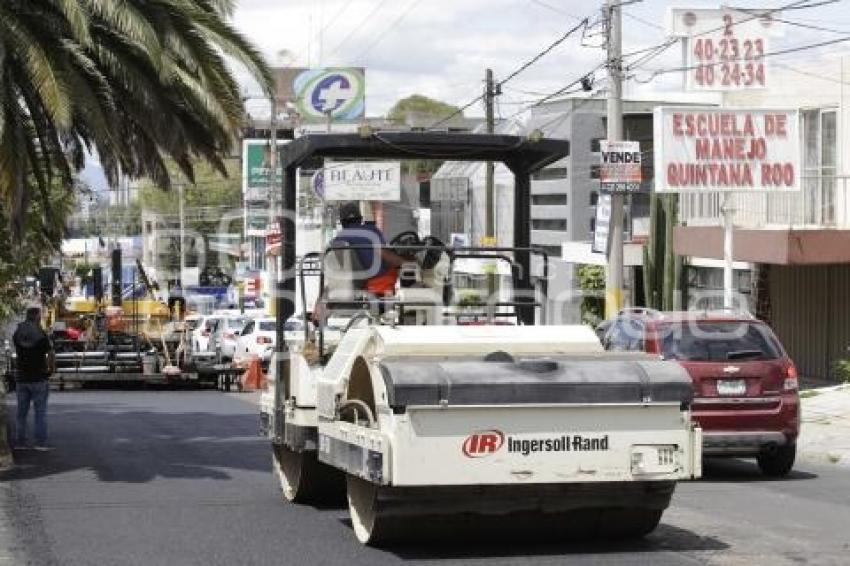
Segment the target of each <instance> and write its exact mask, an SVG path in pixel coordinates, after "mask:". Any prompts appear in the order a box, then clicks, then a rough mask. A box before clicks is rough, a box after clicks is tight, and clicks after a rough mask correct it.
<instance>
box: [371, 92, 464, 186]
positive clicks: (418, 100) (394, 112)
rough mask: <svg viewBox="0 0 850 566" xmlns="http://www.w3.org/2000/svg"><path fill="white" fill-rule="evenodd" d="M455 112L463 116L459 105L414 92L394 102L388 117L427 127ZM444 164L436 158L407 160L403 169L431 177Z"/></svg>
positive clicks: (413, 126)
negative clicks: (435, 159)
mask: <svg viewBox="0 0 850 566" xmlns="http://www.w3.org/2000/svg"><path fill="white" fill-rule="evenodd" d="M454 114H458V115H460V116H463V112H461V111H460V109H459V108H458V107H457V106H452V105H451V104H448V103H446V102H441V101H439V100H434V99H433V98H428V97H427V96H423V95H421V94H414V95H411V96H408V97H407V98H402V99H401V100H399V101H398V102H396V103H395V104H393V106H392V108H390V110H389V112H387V119H388V120H390V121H391V122H395V123H396V124H399V125H406V126H410V127H412V128H427V127H428V126H431V125H432V124H435V123H437V122H439V121H440V120H443V119H444V118H448V117H449V116H452V115H454ZM442 164H443V162H442V161H434V160H414V161H405V162H404V164H403V169H404V172H405V173H411V174H416V175H421V176H424V177H430V176H431V175H433V174H434V173H435V172H436V171H437V169H439V168H440V165H442Z"/></svg>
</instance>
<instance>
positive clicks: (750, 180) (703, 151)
mask: <svg viewBox="0 0 850 566" xmlns="http://www.w3.org/2000/svg"><path fill="white" fill-rule="evenodd" d="M654 118H655V122H654V141H655V190H656V191H657V192H725V191H747V192H775V191H796V190H799V188H800V138H799V135H798V129H799V128H798V125H799V117H798V113H797V111H796V110H764V109H758V110H751V109H740V108H736V109H727V108H715V107H691V108H688V107H658V108H656V109H655V117H654Z"/></svg>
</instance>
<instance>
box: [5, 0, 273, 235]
mask: <svg viewBox="0 0 850 566" xmlns="http://www.w3.org/2000/svg"><path fill="white" fill-rule="evenodd" d="M233 5H234V1H233V0H155V1H150V0H124V1H120V2H119V1H108V2H105V1H103V0H3V1H2V2H0V200H2V201H3V209H4V212H5V214H6V217H7V218H8V219H9V222H10V225H9V226H8V229H7V230H6V232H7V233H8V236H9V237H10V238H13V239H16V240H17V239H20V237H21V236H22V235H23V233H24V230H25V223H26V221H27V219H28V215H27V214H25V212H26V211H27V208H28V206H29V205H30V203H31V202H33V201H38V202H39V203H40V205H41V210H43V211H44V212H46V213H47V212H48V211H50V209H51V208H52V207H51V199H50V196H51V193H50V186H51V180H52V179H53V178H59V179H61V180H62V182H63V184H64V185H65V186H66V187H69V188H70V187H72V175H73V172H74V170H79V169H80V168H82V166H83V165H84V161H85V154H86V151H87V150H95V151H96V152H97V154H98V157H99V159H100V162H101V164H102V165H103V168H104V172H105V174H106V177H107V179H108V180H109V181H110V183H111V184H113V185H115V184H117V181H118V179H119V177H120V176H121V175H122V174H124V175H129V176H130V177H133V178H138V177H143V176H144V177H148V178H150V179H151V181H152V182H153V183H154V184H156V185H157V186H159V187H163V188H169V187H170V186H171V184H172V173H171V172H169V170H168V168H167V167H166V162H165V159H166V157H168V158H170V159H172V160H173V162H174V163H175V164H176V165H177V167H178V168H179V170H180V171H181V173H182V175H184V176H185V177H186V178H188V179H190V180H193V179H194V175H195V165H194V163H195V161H194V160H195V159H202V160H204V161H206V162H207V163H209V164H210V165H211V166H212V167H214V168H215V169H217V170H218V171H220V172H221V173H222V174H224V173H225V172H226V170H225V165H224V161H223V158H224V156H226V155H228V154H229V149H230V147H231V145H232V143H233V141H234V140H235V139H236V135H235V134H236V132H237V131H238V128H239V126H240V125H241V123H242V119H243V105H242V100H241V98H240V91H239V86H238V84H237V82H236V79H235V78H234V77H233V75H232V74H231V72H230V69H229V68H228V64H227V59H226V58H227V57H230V58H233V59H235V60H236V61H239V62H240V63H242V64H243V65H244V66H245V67H246V68H247V69H248V70H249V71H250V72H251V74H252V75H253V76H254V77H255V78H256V79H257V81H258V82H259V83H260V85H261V87H262V88H263V90H264V91H266V93H270V92H271V89H272V83H273V81H272V78H271V74H270V71H269V69H268V67H267V65H266V63H265V62H264V61H263V59H262V56H261V55H260V53H259V52H258V51H257V50H255V49H254V47H252V46H251V45H250V44H249V43H248V41H247V40H246V39H245V38H244V37H243V36H242V35H240V34H239V33H238V32H237V31H236V30H235V29H234V28H233V27H232V26H231V25H230V24H229V23H228V22H227V18H228V16H229V15H230V13H231V11H232V9H233Z"/></svg>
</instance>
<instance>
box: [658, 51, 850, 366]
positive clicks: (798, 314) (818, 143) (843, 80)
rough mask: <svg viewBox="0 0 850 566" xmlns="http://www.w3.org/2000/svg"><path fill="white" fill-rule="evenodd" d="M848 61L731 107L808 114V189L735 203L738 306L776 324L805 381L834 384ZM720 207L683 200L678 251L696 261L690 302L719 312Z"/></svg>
mask: <svg viewBox="0 0 850 566" xmlns="http://www.w3.org/2000/svg"><path fill="white" fill-rule="evenodd" d="M848 78H850V57H846V56H845V57H835V58H833V59H829V60H822V61H820V62H808V63H807V64H806V66H805V70H803V69H799V68H796V67H795V66H789V65H784V64H782V65H779V64H777V65H776V68H775V69H773V70H772V75H771V85H772V86H771V88H769V89H767V90H763V91H753V92H747V93H734V94H727V95H725V97H724V98H725V99H724V105H725V106H731V107H743V108H791V109H800V117H801V124H800V136H801V139H800V141H801V155H800V169H801V189H800V191H799V192H795V193H775V194H747V193H742V194H737V195H735V196H734V197H733V199H732V207H733V209H734V224H735V229H734V258H735V260H736V264H735V267H736V269H735V275H736V276H735V282H736V285H737V291H738V297H739V301H740V302H741V303H742V304H745V305H747V306H748V307H749V308H750V309H752V310H753V312H755V313H756V314H757V316H759V317H760V318H763V319H765V320H767V321H768V322H770V323H771V325H772V326H773V327H774V329H775V331H776V333H777V334H778V336H779V337H780V338H781V340H782V341H783V343H784V344H785V346H786V348H787V349H788V351H789V353H790V354H791V357H792V358H793V359H794V360H795V362H796V363H797V366H798V370H799V372H800V374H801V376H803V377H804V378H805V377H810V378H820V379H829V378H831V377H833V365H834V362H835V360H837V359H840V358H843V357H847V355H848V352H847V348H848V346H850V184H848V173H850V163H848V158H847V156H846V151H847V148H848V147H850V146H848V143H850V121H848V118H850V114H848V105H847V100H846V96H847V93H846V91H847V90H848V85H850V82H848ZM720 199H721V197H719V196H718V195H710V194H706V195H682V196H681V197H680V220H681V223H682V225H681V226H679V227H677V229H676V233H675V246H674V247H675V250H676V252H677V253H678V254H680V255H682V256H686V257H687V258H689V262H690V264H691V267H690V268H688V269H689V272H688V276H687V279H688V289H687V291H688V301H689V303H690V304H691V305H692V306H695V307H699V308H701V307H704V306H713V305H714V304H715V303H716V301H717V297H718V296H719V294H720V292H721V291H720V290H721V287H722V267H721V265H720V263H719V261H718V260H719V259H721V258H722V257H723V234H722V227H721V220H720V218H721V214H720V206H721V200H720Z"/></svg>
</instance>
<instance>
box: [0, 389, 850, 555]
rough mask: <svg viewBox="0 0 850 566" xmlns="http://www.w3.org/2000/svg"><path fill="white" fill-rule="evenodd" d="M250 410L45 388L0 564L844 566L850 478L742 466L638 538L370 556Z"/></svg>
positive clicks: (9, 488)
mask: <svg viewBox="0 0 850 566" xmlns="http://www.w3.org/2000/svg"><path fill="white" fill-rule="evenodd" d="M254 400H255V399H254V398H253V397H252V396H249V395H244V394H243V395H240V394H222V393H218V392H214V391H180V392H174V391H68V392H62V393H59V392H53V393H52V394H51V399H50V430H51V443H52V444H53V445H54V446H55V450H54V451H52V452H49V453H36V452H20V453H18V454H17V462H18V464H17V466H16V467H15V468H14V469H13V470H12V471H11V472H7V473H5V475H0V527H3V528H0V566H3V565H5V564H14V565H16V566H17V565H19V564H35V565H39V566H40V565H52V564H62V565H64V564H69V565H98V566H100V565H112V564H115V565H124V564H134V565H135V564H138V565H146V566H147V565H158V564H162V565H182V564H198V565H205V566H212V565H219V564H221V565H248V564H257V565H266V564H276V565H277V564H279V565H289V564H291V565H305V566H306V565H310V566H313V565H324V564H340V565H345V566H359V565H362V566H373V565H381V564H398V563H422V564H470V565H479V564H533V565H536V564H565V563H569V564H606V565H607V564H706V563H708V564H746V565H748V566H749V565H756V564H771V565H781V564H847V563H850V535H848V532H850V531H848V528H847V527H848V525H850V469H848V468H842V467H838V466H829V467H812V466H808V465H800V466H799V467H798V469H797V471H795V473H794V474H793V475H792V477H791V478H789V479H786V480H782V481H768V480H765V479H764V478H762V477H761V476H760V475H759V474H758V472H757V470H756V468H755V466H754V465H753V464H752V463H751V462H747V461H738V460H724V461H719V462H714V463H710V464H709V465H708V466H707V467H706V477H705V478H704V479H702V480H700V481H697V482H690V483H687V484H681V485H680V487H679V489H678V491H677V493H676V495H675V497H674V501H673V505H672V506H671V508H670V509H669V510H668V511H667V513H666V514H665V515H664V518H663V520H662V524H661V526H659V528H658V529H657V530H656V531H655V532H654V533H653V534H652V535H650V536H649V537H647V538H646V539H645V540H642V541H638V542H629V543H611V542H597V543H583V544H576V543H558V542H551V543H545V544H541V543H540V542H515V541H510V540H505V539H504V538H502V539H500V540H493V541H491V542H487V541H484V542H476V543H474V544H466V545H464V544H460V543H457V542H453V543H451V544H443V543H440V542H429V543H427V544H419V545H416V544H414V545H407V546H399V547H392V548H389V549H374V548H366V547H363V546H361V545H360V544H359V543H358V542H357V541H356V540H355V538H354V535H353V533H352V532H351V527H350V524H349V522H348V512H347V509H345V508H343V507H324V508H315V507H310V506H295V505H291V504H287V503H284V502H283V501H282V500H281V498H280V496H279V491H278V488H277V485H276V483H275V480H274V478H273V477H272V475H271V456H270V450H269V445H268V443H267V442H266V441H265V440H263V439H262V438H260V437H258V436H257V425H258V420H257V410H256V404H255V403H254ZM13 402H14V396H12V397H11V399H10V403H13Z"/></svg>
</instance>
